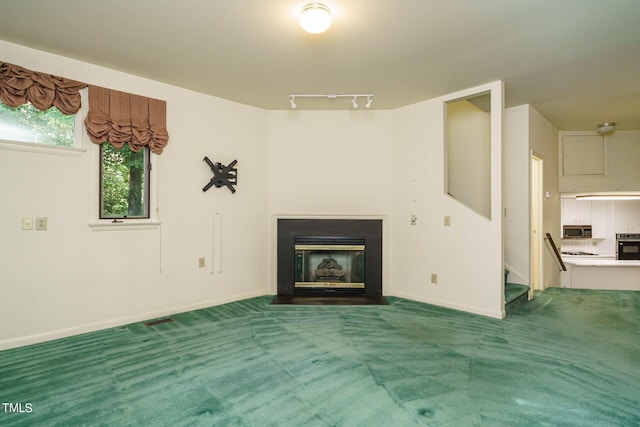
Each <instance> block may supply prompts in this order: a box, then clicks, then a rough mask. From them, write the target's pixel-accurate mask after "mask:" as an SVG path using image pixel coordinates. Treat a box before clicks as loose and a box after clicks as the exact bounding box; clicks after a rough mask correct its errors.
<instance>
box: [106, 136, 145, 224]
mask: <svg viewBox="0 0 640 427" xmlns="http://www.w3.org/2000/svg"><path fill="white" fill-rule="evenodd" d="M150 170H151V161H150V155H149V148H148V147H143V148H142V149H141V150H140V151H138V152H137V153H136V152H134V151H132V150H131V149H130V148H129V146H128V145H127V144H125V145H124V146H123V147H122V148H121V149H119V150H118V149H116V148H114V147H113V146H112V145H111V144H109V143H104V144H101V145H100V219H114V220H116V219H123V218H149V189H150V185H149V181H150V180H149V175H150V174H149V172H150Z"/></svg>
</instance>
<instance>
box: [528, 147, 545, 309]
mask: <svg viewBox="0 0 640 427" xmlns="http://www.w3.org/2000/svg"><path fill="white" fill-rule="evenodd" d="M543 167H544V162H543V160H542V158H541V157H540V156H537V155H536V154H534V153H533V152H532V153H531V213H530V217H531V290H530V291H529V292H530V295H529V298H530V299H531V298H532V297H533V291H542V290H544V288H545V286H544V284H543V282H544V280H543V278H544V273H543V272H544V270H543V263H542V248H543V247H544V236H543V234H544V233H543V221H542V212H543V210H542V205H543V201H544V194H543V188H544V187H543V182H544V181H543V176H544V175H543Z"/></svg>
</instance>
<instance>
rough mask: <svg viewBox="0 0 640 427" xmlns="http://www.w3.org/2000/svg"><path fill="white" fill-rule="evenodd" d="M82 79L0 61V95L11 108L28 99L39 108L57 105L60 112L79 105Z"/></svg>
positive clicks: (45, 108) (73, 112) (71, 112)
mask: <svg viewBox="0 0 640 427" xmlns="http://www.w3.org/2000/svg"><path fill="white" fill-rule="evenodd" d="M85 87H87V85H86V84H85V83H81V82H77V81H75V80H69V79H66V78H64V77H58V76H53V75H51V74H45V73H40V72H37V71H31V70H28V69H26V68H22V67H20V66H17V65H13V64H9V63H7V62H1V61H0V99H1V100H2V102H3V103H4V104H6V105H8V106H9V107H11V108H15V107H19V106H20V105H23V104H26V103H27V101H28V102H30V103H31V104H32V105H33V106H34V107H36V108H37V109H38V110H41V111H45V110H48V109H49V108H51V107H52V106H56V107H57V108H58V110H60V111H61V112H62V113H63V114H69V115H70V114H75V113H77V112H78V109H79V108H80V104H81V102H80V92H79V91H80V89H82V88H85Z"/></svg>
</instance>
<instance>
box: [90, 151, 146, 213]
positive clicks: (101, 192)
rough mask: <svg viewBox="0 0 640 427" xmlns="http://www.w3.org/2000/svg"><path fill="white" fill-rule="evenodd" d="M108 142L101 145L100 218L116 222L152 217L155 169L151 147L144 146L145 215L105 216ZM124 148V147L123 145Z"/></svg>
mask: <svg viewBox="0 0 640 427" xmlns="http://www.w3.org/2000/svg"><path fill="white" fill-rule="evenodd" d="M106 144H108V142H105V143H103V144H100V145H99V148H100V154H99V157H100V160H99V163H98V164H99V170H100V172H99V174H98V176H99V182H100V184H99V185H98V192H99V194H98V200H99V204H100V208H99V210H98V212H99V219H101V220H102V219H107V220H110V221H113V222H116V223H117V221H118V220H125V219H143V220H149V219H150V218H151V200H150V197H151V171H152V170H153V166H152V165H151V150H149V147H142V150H141V151H142V152H143V156H144V159H145V162H144V188H143V194H144V198H143V204H144V213H143V216H127V215H124V216H109V217H106V216H103V214H104V199H103V193H104V179H103V178H104V173H103V172H104V165H103V159H104V156H103V153H104V148H105V146H106ZM123 148H124V147H123Z"/></svg>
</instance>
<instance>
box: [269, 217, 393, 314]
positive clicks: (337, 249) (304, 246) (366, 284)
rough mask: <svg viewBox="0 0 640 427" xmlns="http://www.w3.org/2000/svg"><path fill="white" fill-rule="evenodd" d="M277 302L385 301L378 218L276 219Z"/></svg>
mask: <svg viewBox="0 0 640 427" xmlns="http://www.w3.org/2000/svg"><path fill="white" fill-rule="evenodd" d="M276 253H277V263H276V264H277V265H276V269H277V295H276V297H275V298H274V303H276V304H298V303H300V304H386V300H385V299H384V297H383V296H382V220H381V219H326V218H304V219H290V218H279V219H277V251H276Z"/></svg>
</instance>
